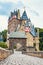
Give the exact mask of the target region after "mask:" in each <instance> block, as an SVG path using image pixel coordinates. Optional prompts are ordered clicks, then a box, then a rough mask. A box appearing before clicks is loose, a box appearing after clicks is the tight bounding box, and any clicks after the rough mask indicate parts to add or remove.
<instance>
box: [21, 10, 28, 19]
mask: <svg viewBox="0 0 43 65" xmlns="http://www.w3.org/2000/svg"><path fill="white" fill-rule="evenodd" d="M21 19H23V20H28V17H27V13H26V11H25V10H24V12H23V15H22V17H21Z"/></svg>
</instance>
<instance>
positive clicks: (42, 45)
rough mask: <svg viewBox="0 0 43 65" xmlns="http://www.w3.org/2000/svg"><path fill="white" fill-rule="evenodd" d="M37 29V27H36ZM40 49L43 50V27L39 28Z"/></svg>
mask: <svg viewBox="0 0 43 65" xmlns="http://www.w3.org/2000/svg"><path fill="white" fill-rule="evenodd" d="M35 29H36V30H37V28H35ZM39 38H40V39H39V41H40V43H39V49H40V50H41V51H42V50H43V29H42V28H39Z"/></svg>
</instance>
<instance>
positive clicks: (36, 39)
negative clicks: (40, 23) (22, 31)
mask: <svg viewBox="0 0 43 65" xmlns="http://www.w3.org/2000/svg"><path fill="white" fill-rule="evenodd" d="M35 42H36V49H37V51H39V28H37V36H36V38H35Z"/></svg>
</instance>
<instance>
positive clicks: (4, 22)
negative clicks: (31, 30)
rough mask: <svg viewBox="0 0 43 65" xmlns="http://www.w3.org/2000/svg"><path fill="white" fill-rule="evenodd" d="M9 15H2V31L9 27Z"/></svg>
mask: <svg viewBox="0 0 43 65" xmlns="http://www.w3.org/2000/svg"><path fill="white" fill-rule="evenodd" d="M7 25H8V17H7V16H1V15H0V31H2V30H4V29H7Z"/></svg>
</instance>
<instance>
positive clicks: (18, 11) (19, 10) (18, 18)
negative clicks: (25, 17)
mask: <svg viewBox="0 0 43 65" xmlns="http://www.w3.org/2000/svg"><path fill="white" fill-rule="evenodd" d="M18 19H20V10H19V9H18Z"/></svg>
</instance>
